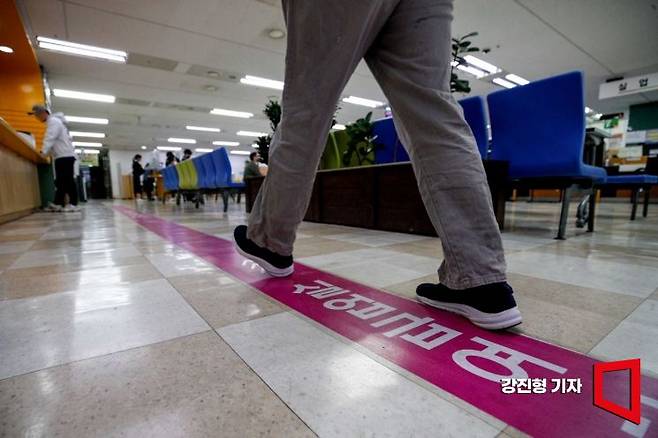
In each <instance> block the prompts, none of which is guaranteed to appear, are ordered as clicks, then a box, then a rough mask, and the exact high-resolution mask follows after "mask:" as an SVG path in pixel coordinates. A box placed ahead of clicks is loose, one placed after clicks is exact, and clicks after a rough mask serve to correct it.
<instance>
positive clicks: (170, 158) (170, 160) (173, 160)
mask: <svg viewBox="0 0 658 438" xmlns="http://www.w3.org/2000/svg"><path fill="white" fill-rule="evenodd" d="M178 163H180V160H179V159H178V157H177V156H176V155H174V153H173V152H171V151H169V152H167V159H166V161H165V167H169V166H174V165H176V164H178Z"/></svg>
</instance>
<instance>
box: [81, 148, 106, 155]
mask: <svg viewBox="0 0 658 438" xmlns="http://www.w3.org/2000/svg"><path fill="white" fill-rule="evenodd" d="M82 152H84V153H85V154H90V155H98V154H100V153H101V151H99V150H98V149H83V150H82Z"/></svg>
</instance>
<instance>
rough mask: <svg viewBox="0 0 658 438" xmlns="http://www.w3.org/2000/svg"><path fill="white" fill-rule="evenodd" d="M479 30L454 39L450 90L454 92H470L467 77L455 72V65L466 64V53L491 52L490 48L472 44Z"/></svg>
mask: <svg viewBox="0 0 658 438" xmlns="http://www.w3.org/2000/svg"><path fill="white" fill-rule="evenodd" d="M477 35H478V33H477V32H471V33H469V34H466V35H464V36H462V37H459V38H453V39H452V60H453V62H452V66H451V68H450V91H452V92H453V93H455V92H456V93H470V92H471V86H470V83H469V81H467V80H466V79H460V78H459V77H458V76H457V73H455V67H456V66H457V65H459V64H465V63H466V61H465V60H464V57H463V56H464V55H465V54H467V53H477V52H484V53H487V52H489V49H484V50H480V48H479V47H474V46H472V42H471V41H470V39H471V38H473V37H475V36H477Z"/></svg>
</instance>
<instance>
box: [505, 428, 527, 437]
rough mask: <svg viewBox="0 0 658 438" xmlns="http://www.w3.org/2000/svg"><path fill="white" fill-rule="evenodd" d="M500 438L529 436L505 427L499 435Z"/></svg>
mask: <svg viewBox="0 0 658 438" xmlns="http://www.w3.org/2000/svg"><path fill="white" fill-rule="evenodd" d="M498 437H500V438H530V435H528V434H526V433H523V432H521V431H520V430H518V429H516V428H514V427H512V426H507V427H506V428H505V429H504V430H503V431H502V432H501V433H500V434H499V435H498Z"/></svg>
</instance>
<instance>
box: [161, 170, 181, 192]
mask: <svg viewBox="0 0 658 438" xmlns="http://www.w3.org/2000/svg"><path fill="white" fill-rule="evenodd" d="M161 173H162V178H163V180H164V186H165V189H167V190H178V172H177V171H176V167H175V166H169V167H165V168H164V169H162V171H161Z"/></svg>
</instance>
